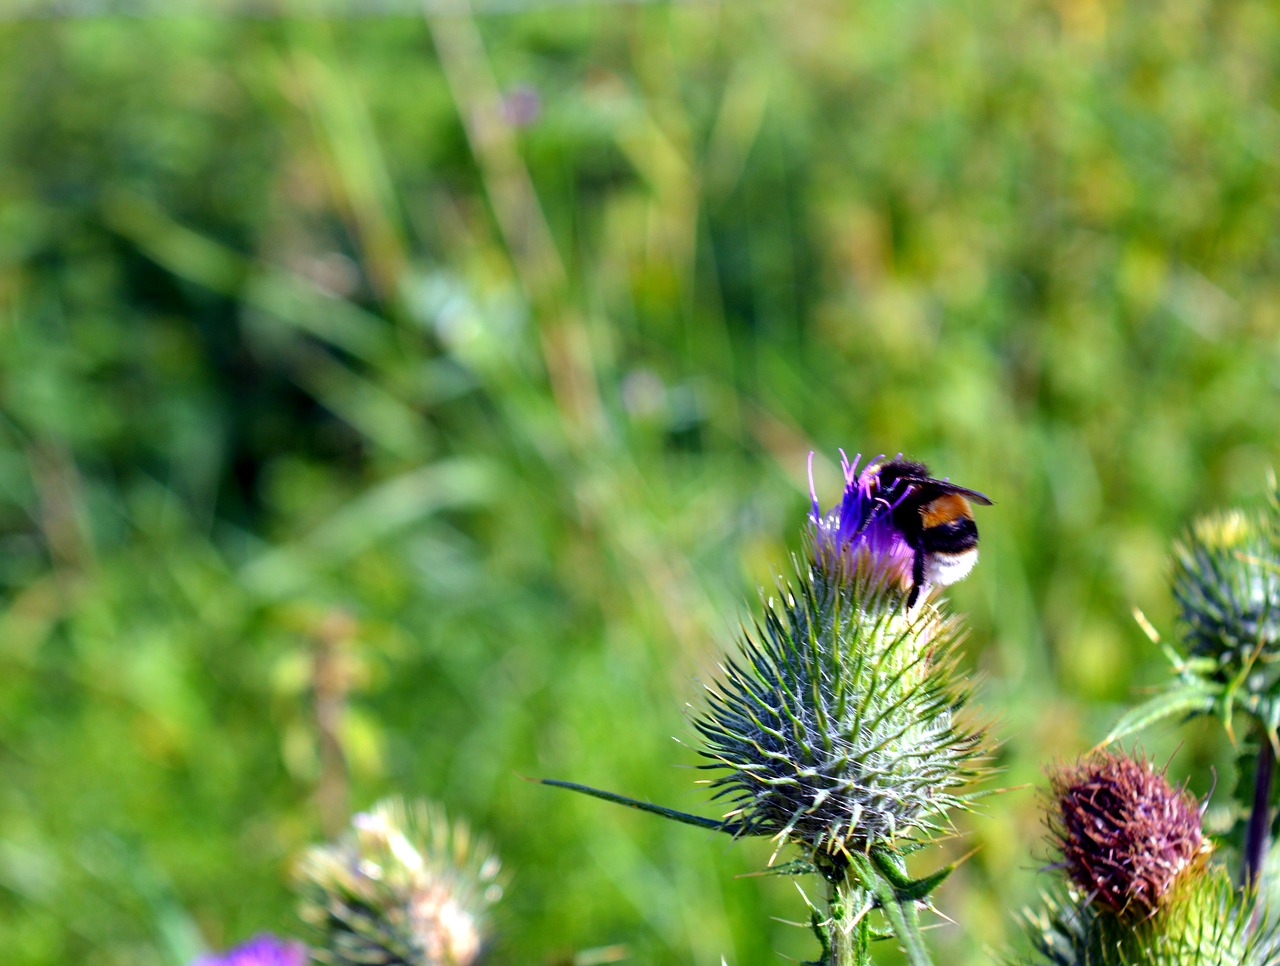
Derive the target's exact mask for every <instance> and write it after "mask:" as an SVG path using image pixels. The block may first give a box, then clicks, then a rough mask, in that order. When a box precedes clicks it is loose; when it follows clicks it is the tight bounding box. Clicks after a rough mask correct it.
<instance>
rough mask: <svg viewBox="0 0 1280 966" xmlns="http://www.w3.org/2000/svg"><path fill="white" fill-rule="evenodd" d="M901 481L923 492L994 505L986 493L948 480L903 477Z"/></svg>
mask: <svg viewBox="0 0 1280 966" xmlns="http://www.w3.org/2000/svg"><path fill="white" fill-rule="evenodd" d="M901 479H902V480H903V482H906V483H913V484H915V485H916V486H918V487H920V488H921V489H923V490H931V491H933V492H935V493H939V494H941V493H955V494H957V495H958V496H963V497H965V498H966V499H969V500H972V501H973V502H974V503H978V504H980V505H982V506H991V505H992V500H991V498H990V497H989V496H987V495H986V494H985V493H979V492H978V491H977V490H971V489H969V488H968V487H964V486H957V485H956V484H954V483H949V482H947V481H946V480H934V479H929V478H928V477H923V476H904V477H901Z"/></svg>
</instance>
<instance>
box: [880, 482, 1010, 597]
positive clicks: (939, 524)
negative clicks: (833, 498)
mask: <svg viewBox="0 0 1280 966" xmlns="http://www.w3.org/2000/svg"><path fill="white" fill-rule="evenodd" d="M876 490H877V495H876V499H877V500H879V501H881V502H883V503H884V505H885V506H886V507H887V508H888V510H889V514H890V516H889V519H890V522H891V524H892V526H893V528H894V529H895V530H897V531H898V532H899V533H901V534H902V538H903V540H905V541H906V544H907V546H908V547H910V548H911V549H912V550H913V551H914V552H915V560H914V563H913V566H912V573H911V592H910V594H909V595H908V596H907V606H908V607H913V606H915V603H916V601H917V600H918V599H919V597H920V594H921V593H922V592H923V591H924V590H926V589H927V588H929V587H945V586H946V585H948V584H954V583H955V582H956V581H957V580H963V579H964V578H965V577H966V576H968V573H969V571H970V570H972V569H973V565H974V564H975V563H977V562H978V527H977V524H975V523H974V522H973V508H972V507H971V506H970V505H969V504H970V502H972V503H978V504H981V505H982V506H991V500H990V499H988V498H987V497H986V495H984V494H982V493H979V492H977V491H976V490H970V489H966V488H965V487H963V486H956V485H955V484H954V483H948V482H947V481H946V480H935V479H934V478H933V477H931V476H930V475H929V467H927V466H925V464H924V463H918V462H916V461H914V460H904V459H896V460H890V461H889V462H887V463H882V464H880V466H879V467H878V468H877V472H876Z"/></svg>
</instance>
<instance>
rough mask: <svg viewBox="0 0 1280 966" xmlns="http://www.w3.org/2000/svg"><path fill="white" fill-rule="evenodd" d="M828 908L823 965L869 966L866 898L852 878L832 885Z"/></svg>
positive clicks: (867, 899) (862, 890)
mask: <svg viewBox="0 0 1280 966" xmlns="http://www.w3.org/2000/svg"><path fill="white" fill-rule="evenodd" d="M827 902H828V905H829V906H830V909H831V946H830V950H829V952H828V955H827V958H826V962H825V964H824V966H871V925H870V917H869V916H868V915H867V912H868V906H869V905H870V896H869V895H868V893H867V891H866V890H865V889H863V888H862V887H861V886H860V885H858V883H857V881H856V878H855V876H853V875H846V876H845V877H844V878H842V879H840V880H839V881H836V882H832V883H831V884H830V886H829V890H828V893H827Z"/></svg>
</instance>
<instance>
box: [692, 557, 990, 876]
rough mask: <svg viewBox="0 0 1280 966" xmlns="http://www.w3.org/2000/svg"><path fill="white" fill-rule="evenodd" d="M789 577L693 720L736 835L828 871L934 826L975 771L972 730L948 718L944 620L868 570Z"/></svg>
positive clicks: (978, 750) (950, 695) (950, 685)
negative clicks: (791, 852) (777, 844)
mask: <svg viewBox="0 0 1280 966" xmlns="http://www.w3.org/2000/svg"><path fill="white" fill-rule="evenodd" d="M828 546H835V544H830V545H828ZM800 571H801V572H800V577H799V579H798V583H797V587H796V589H795V590H784V591H783V599H782V600H781V601H770V602H769V603H768V605H767V609H766V612H765V616H764V621H763V624H758V625H757V626H756V628H755V631H754V633H748V634H747V635H746V637H745V639H744V641H743V643H742V651H741V656H740V657H739V658H738V659H736V660H730V661H728V662H727V663H726V665H725V667H724V676H723V679H722V681H721V683H720V684H719V685H718V686H717V687H715V688H712V689H709V707H708V708H707V710H706V711H705V712H704V713H703V714H702V715H701V716H700V717H699V718H698V719H697V720H696V721H695V723H694V724H695V727H696V728H697V730H698V731H699V732H700V733H701V734H702V736H703V738H704V744H703V748H702V754H703V755H704V756H705V757H707V758H709V759H711V762H712V763H711V764H708V765H704V766H703V767H705V768H710V769H715V770H719V771H722V774H720V775H719V776H718V777H716V778H715V779H713V780H712V782H711V784H712V787H713V788H715V789H717V795H716V797H717V798H725V799H727V800H728V801H729V802H730V803H731V804H732V809H731V810H730V811H729V813H728V815H727V816H726V821H727V822H728V823H730V826H731V827H732V828H734V829H735V830H736V831H737V832H738V834H742V835H769V836H774V837H776V838H778V839H779V840H780V841H790V842H793V843H795V844H796V845H798V846H799V847H800V848H801V849H802V851H804V852H805V853H806V854H807V855H809V856H812V857H814V858H815V859H817V860H819V861H820V862H826V861H827V860H828V859H831V860H833V861H836V862H837V863H838V862H839V860H840V856H842V855H845V854H848V853H851V852H853V851H860V852H866V851H868V850H869V849H871V848H872V847H873V846H888V845H891V844H892V843H893V842H894V841H895V840H897V839H900V838H903V837H911V836H921V835H927V834H928V833H930V832H931V831H933V830H934V829H936V828H938V827H940V825H941V824H942V822H943V821H944V818H945V814H946V812H947V811H948V810H949V809H950V808H952V807H957V806H962V805H963V799H962V798H961V797H960V796H959V795H957V789H958V788H959V787H960V786H962V785H965V784H967V783H969V782H970V781H972V780H973V779H975V778H976V777H978V776H979V775H981V774H982V773H983V769H982V767H981V766H980V765H979V759H981V758H982V757H983V756H984V755H985V747H984V742H983V739H984V735H983V733H982V732H981V730H979V729H978V728H976V727H974V726H972V725H970V724H966V723H965V722H963V721H962V720H961V719H960V717H959V715H958V712H959V711H960V709H961V707H962V706H963V705H964V704H965V702H966V701H967V700H968V697H969V691H968V689H967V687H965V686H964V685H963V684H962V683H960V682H958V681H957V677H956V674H955V667H954V661H953V659H952V656H951V655H952V649H953V648H954V646H955V644H956V643H957V641H958V640H959V637H960V629H959V626H958V624H957V623H956V622H955V621H954V620H952V619H949V618H946V617H944V616H942V615H941V614H940V613H939V612H938V611H937V609H936V608H932V607H930V608H926V609H923V610H921V611H919V612H916V613H914V614H912V613H908V611H907V609H906V606H905V598H904V597H903V595H902V594H901V593H899V592H897V591H896V590H893V589H891V588H889V587H887V586H886V585H885V584H884V582H883V580H882V579H881V576H882V575H881V574H879V573H876V572H870V571H865V570H864V571H857V572H855V575H854V579H853V580H852V581H851V582H848V583H837V582H832V581H828V580H826V579H824V578H823V576H822V575H821V574H820V573H815V572H814V570H813V568H800Z"/></svg>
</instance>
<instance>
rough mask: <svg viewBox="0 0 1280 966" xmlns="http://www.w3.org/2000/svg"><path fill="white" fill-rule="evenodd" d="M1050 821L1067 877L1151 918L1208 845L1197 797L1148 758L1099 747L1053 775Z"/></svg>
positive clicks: (1099, 897) (1111, 903) (1113, 905)
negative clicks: (1178, 786) (1177, 785)
mask: <svg viewBox="0 0 1280 966" xmlns="http://www.w3.org/2000/svg"><path fill="white" fill-rule="evenodd" d="M1050 789H1051V796H1052V802H1051V806H1050V809H1049V816H1048V825H1049V833H1050V836H1051V838H1052V840H1053V844H1054V846H1055V847H1056V849H1057V851H1058V852H1059V853H1060V855H1061V856H1062V863H1063V865H1064V866H1065V867H1066V870H1067V875H1068V876H1070V878H1071V881H1072V882H1073V883H1074V884H1075V886H1076V888H1077V889H1078V890H1079V891H1080V892H1081V893H1083V894H1084V895H1086V896H1088V897H1089V898H1090V899H1091V900H1092V901H1094V902H1096V903H1101V904H1102V905H1105V906H1107V907H1108V908H1109V909H1111V910H1112V911H1113V912H1115V913H1118V914H1121V915H1131V916H1132V917H1134V918H1144V917H1147V916H1150V915H1151V914H1152V913H1154V912H1155V911H1156V910H1157V909H1158V908H1159V907H1160V904H1161V903H1162V902H1163V901H1164V899H1165V897H1166V896H1167V895H1169V894H1170V892H1171V890H1172V888H1173V886H1174V884H1175V883H1176V882H1177V881H1178V879H1179V878H1180V877H1182V876H1184V875H1188V874H1192V873H1193V872H1194V868H1195V866H1196V865H1197V864H1199V863H1200V862H1201V860H1202V859H1203V857H1204V856H1205V855H1206V854H1207V853H1208V851H1209V848H1210V846H1209V842H1208V840H1207V839H1205V837H1204V834H1203V832H1201V829H1200V810H1199V806H1198V803H1197V802H1196V801H1195V799H1194V798H1192V797H1191V795H1190V794H1189V793H1188V792H1186V791H1185V790H1182V789H1175V788H1173V787H1172V786H1171V785H1170V784H1169V782H1168V780H1167V779H1166V778H1165V777H1164V775H1163V774H1161V773H1160V772H1157V771H1156V770H1155V769H1154V768H1153V767H1152V766H1151V764H1150V762H1146V761H1141V760H1134V759H1133V758H1129V757H1127V756H1124V755H1115V754H1111V753H1109V752H1098V753H1096V754H1094V755H1092V756H1090V757H1088V758H1086V759H1084V760H1082V761H1080V762H1078V763H1077V764H1075V765H1069V766H1066V767H1063V768H1061V769H1059V770H1058V771H1056V772H1055V773H1054V774H1053V775H1051V776H1050Z"/></svg>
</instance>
